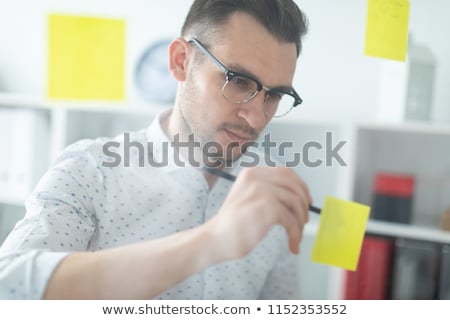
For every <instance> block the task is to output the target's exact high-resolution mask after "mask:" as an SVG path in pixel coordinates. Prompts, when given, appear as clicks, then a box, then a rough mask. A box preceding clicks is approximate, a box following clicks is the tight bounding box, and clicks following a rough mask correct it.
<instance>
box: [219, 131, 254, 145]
mask: <svg viewBox="0 0 450 320" xmlns="http://www.w3.org/2000/svg"><path fill="white" fill-rule="evenodd" d="M223 130H224V131H225V134H226V135H227V136H228V138H230V140H231V141H233V142H238V143H240V144H242V143H245V142H248V141H252V138H251V137H247V136H245V135H244V134H242V133H236V132H233V131H230V130H228V129H223Z"/></svg>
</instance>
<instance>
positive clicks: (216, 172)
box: [203, 166, 321, 214]
mask: <svg viewBox="0 0 450 320" xmlns="http://www.w3.org/2000/svg"><path fill="white" fill-rule="evenodd" d="M203 170H204V171H206V172H208V173H210V174H213V175H215V176H218V177H221V178H224V179H227V180H229V181H235V180H236V176H234V175H232V174H230V173H228V172H225V171H222V170H220V169H218V168H214V167H208V166H205V167H203ZM309 211H311V212H315V213H318V214H320V211H321V209H320V208H318V207H315V206H313V205H310V206H309Z"/></svg>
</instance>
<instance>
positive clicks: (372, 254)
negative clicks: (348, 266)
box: [344, 236, 394, 300]
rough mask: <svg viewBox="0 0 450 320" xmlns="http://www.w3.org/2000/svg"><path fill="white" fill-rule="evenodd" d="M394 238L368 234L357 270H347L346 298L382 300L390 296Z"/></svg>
mask: <svg viewBox="0 0 450 320" xmlns="http://www.w3.org/2000/svg"><path fill="white" fill-rule="evenodd" d="M393 248H394V242H393V240H390V239H387V238H381V237H375V236H366V237H365V238H364V241H363V245H362V249H361V255H360V258H359V261H358V267H357V269H356V271H345V286H344V299H347V300H382V299H387V298H388V297H389V288H390V273H391V262H392V253H393Z"/></svg>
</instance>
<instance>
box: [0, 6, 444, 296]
mask: <svg viewBox="0 0 450 320" xmlns="http://www.w3.org/2000/svg"><path fill="white" fill-rule="evenodd" d="M374 1H375V2H376V1H377V0H374ZM296 2H297V3H298V5H299V6H300V8H301V9H303V10H304V12H305V13H306V15H307V17H308V20H309V32H308V34H307V36H306V38H305V39H304V45H303V52H302V54H301V56H300V58H299V61H298V67H297V72H296V76H295V81H294V87H295V88H296V89H297V91H298V92H299V94H300V95H301V97H302V98H303V100H304V103H303V104H302V105H301V107H300V108H298V109H296V110H294V111H293V112H291V113H290V114H289V115H288V117H286V118H283V119H282V120H277V121H274V122H273V123H272V124H271V125H270V126H269V128H268V129H267V130H268V131H270V132H271V134H272V137H273V139H275V140H277V141H280V142H281V141H287V140H288V141H292V142H293V144H294V147H293V148H292V149H290V150H289V151H288V152H287V154H286V155H285V157H286V158H287V159H292V157H293V154H294V153H295V152H299V151H301V150H302V146H304V145H305V144H307V143H308V142H311V141H314V142H319V143H321V144H322V145H324V146H325V145H326V143H327V140H326V137H327V133H331V135H332V141H333V146H335V145H336V144H338V143H339V142H340V141H342V142H345V144H344V146H343V147H342V149H341V153H340V155H341V156H342V158H343V160H344V161H345V165H342V164H340V163H337V162H336V161H333V162H331V163H328V164H327V163H325V161H323V164H322V165H320V166H317V167H311V166H307V165H305V164H304V163H301V164H299V165H298V166H296V168H295V170H296V171H297V172H298V173H299V174H300V175H301V176H302V177H303V178H304V180H305V181H306V182H307V183H308V184H309V186H310V188H311V191H312V194H313V197H314V202H315V203H317V204H318V205H320V204H321V203H323V201H324V199H325V197H326V196H327V195H334V196H338V197H341V198H344V199H348V200H354V201H358V202H361V203H365V204H368V205H370V206H372V212H371V216H370V222H369V224H368V227H367V235H366V238H365V241H364V244H363V251H362V254H361V257H360V264H359V266H358V270H357V271H356V272H350V271H346V270H342V269H339V268H336V267H329V266H325V265H320V264H316V263H313V262H311V260H310V251H311V248H312V245H313V242H314V239H315V234H316V231H317V226H318V221H319V219H318V217H317V216H312V221H311V223H310V224H309V225H308V227H307V230H306V235H305V239H304V241H303V244H302V251H301V252H302V254H301V255H300V258H299V259H300V260H301V268H302V275H303V276H302V279H301V281H300V283H299V285H300V287H301V290H302V292H303V296H304V297H305V298H306V299H328V298H339V299H341V298H347V299H450V274H449V270H450V258H449V255H450V253H449V252H450V247H449V245H450V233H449V231H448V230H449V229H450V153H449V152H448V150H450V90H449V84H450V59H449V57H450V41H448V34H447V33H448V31H449V30H450V19H449V18H448V17H449V16H450V2H449V1H446V0H434V1H425V0H411V1H410V12H409V28H408V31H409V32H408V35H409V37H408V39H409V41H408V50H407V56H406V61H405V62H399V61H392V60H386V59H382V58H375V57H369V56H367V55H364V44H365V37H366V21H367V10H368V1H367V0H356V1H355V0H341V1H333V0H303V1H299V0H298V1H296ZM404 2H405V1H400V0H392V1H388V0H378V3H379V6H380V8H386V6H389V5H397V4H398V3H404ZM190 4H191V1H188V0H164V1H162V0H153V1H147V0H129V1H123V0H76V1H75V0H64V1H61V0H41V1H32V0H15V1H6V0H0V130H1V131H0V133H1V134H0V150H1V156H0V243H1V242H2V241H3V240H4V238H5V237H6V236H7V234H8V233H9V232H10V230H11V229H12V227H13V226H14V224H15V223H16V222H17V221H18V220H19V219H20V218H22V217H23V215H24V213H25V200H26V198H27V197H28V196H29V194H30V193H31V192H32V190H33V187H34V186H35V184H36V183H37V181H38V180H39V177H40V176H41V175H42V174H43V173H44V172H45V171H46V170H47V168H48V167H49V166H50V165H51V162H52V160H53V159H54V158H55V157H56V155H57V154H58V153H60V152H61V151H62V150H63V149H64V147H66V146H67V145H68V144H70V143H73V142H74V141H77V140H79V139H83V138H95V137H98V136H114V135H116V134H119V133H120V132H123V131H126V130H134V129H139V128H142V127H145V126H147V125H148V124H149V123H150V122H151V120H152V118H153V117H154V116H155V114H156V113H157V112H159V111H161V110H162V109H164V108H170V106H171V104H172V102H173V95H174V90H175V88H176V83H174V81H173V80H172V79H171V77H170V75H169V74H168V72H167V58H166V54H167V43H168V41H170V40H171V39H173V38H174V37H177V36H179V33H180V29H181V25H182V23H183V20H184V17H185V15H186V13H187V11H188V8H189V6H190ZM380 10H381V9H380ZM77 34H78V35H79V37H78V38H77V37H76V35H77ZM74 35H75V36H74ZM75 40H77V41H75ZM78 40H79V41H78ZM86 53H88V55H90V56H93V58H92V60H90V58H89V59H88V58H80V59H81V60H77V63H73V61H75V60H74V59H78V58H79V57H80V56H81V55H82V54H86ZM97 62H98V63H97ZM79 65H83V66H85V67H87V70H81V71H80V73H79V74H78V72H76V70H77V69H82V68H79ZM103 67H104V68H103ZM105 70H108V71H105ZM83 72H84V73H83ZM108 72H111V74H109V73H108ZM89 81H91V82H94V83H96V84H97V85H98V86H97V87H95V88H94V90H93V91H92V90H91V89H90V88H88V87H87V86H85V84H86V83H89ZM102 83H104V84H105V86H104V87H102V86H101V84H102ZM90 90H91V91H90ZM99 92H100V93H101V94H100V95H98V96H96V93H99ZM309 157H310V159H311V160H315V159H323V158H321V157H323V154H321V153H320V152H318V153H317V154H314V153H312V154H310V155H309ZM399 270H403V272H402V273H400V272H399Z"/></svg>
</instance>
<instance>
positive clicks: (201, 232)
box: [44, 225, 220, 299]
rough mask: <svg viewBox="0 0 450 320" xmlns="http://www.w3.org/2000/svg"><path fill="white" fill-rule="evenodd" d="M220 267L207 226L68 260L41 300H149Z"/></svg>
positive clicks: (85, 253)
mask: <svg viewBox="0 0 450 320" xmlns="http://www.w3.org/2000/svg"><path fill="white" fill-rule="evenodd" d="M218 262H220V258H219V256H218V252H217V250H215V248H214V241H212V239H211V236H210V235H209V232H208V229H207V227H206V226H205V225H202V226H200V227H197V228H195V229H191V230H188V231H184V232H180V233H177V234H174V235H171V236H169V237H165V238H162V239H157V240H153V241H146V242H141V243H136V244H132V245H127V246H123V247H118V248H113V249H107V250H103V251H98V252H79V253H73V254H71V255H69V256H67V257H66V258H65V259H64V260H63V261H62V262H61V263H60V265H59V266H58V267H57V268H56V269H55V271H54V273H53V275H52V277H51V279H50V281H49V283H48V286H47V290H46V292H45V295H44V298H45V299H151V298H154V297H156V296H158V295H159V294H161V293H163V292H164V291H166V290H168V289H170V288H171V287H173V286H175V285H176V284H178V283H179V282H181V281H183V280H184V279H186V278H187V277H189V276H190V275H191V274H193V273H196V272H198V271H201V270H203V269H204V268H206V267H207V266H209V265H212V264H215V263H218Z"/></svg>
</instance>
